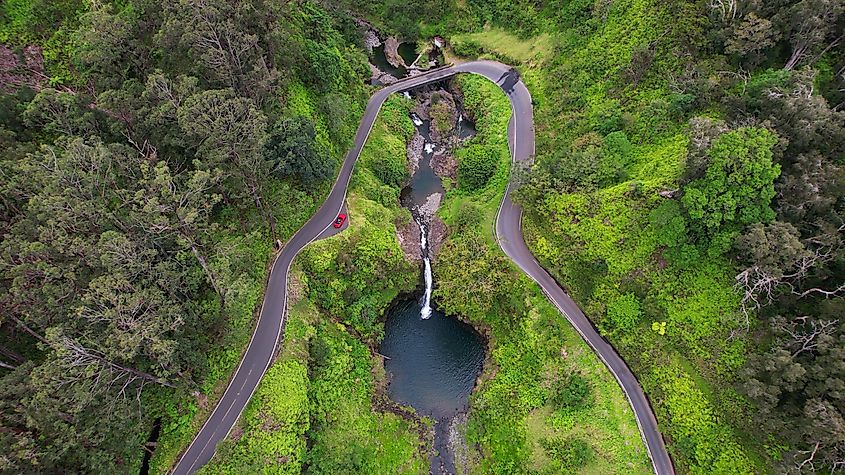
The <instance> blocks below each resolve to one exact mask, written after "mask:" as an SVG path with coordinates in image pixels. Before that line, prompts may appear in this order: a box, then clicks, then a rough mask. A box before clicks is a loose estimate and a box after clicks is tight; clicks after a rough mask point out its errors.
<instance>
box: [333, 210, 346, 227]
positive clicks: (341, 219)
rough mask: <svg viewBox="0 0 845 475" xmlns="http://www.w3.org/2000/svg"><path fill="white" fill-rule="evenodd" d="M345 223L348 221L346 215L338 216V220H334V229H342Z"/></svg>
mask: <svg viewBox="0 0 845 475" xmlns="http://www.w3.org/2000/svg"><path fill="white" fill-rule="evenodd" d="M344 221H346V215H345V214H343V213H340V214H339V215H337V219H335V220H334V227H336V228H338V229H340V227H341V226H343V222H344Z"/></svg>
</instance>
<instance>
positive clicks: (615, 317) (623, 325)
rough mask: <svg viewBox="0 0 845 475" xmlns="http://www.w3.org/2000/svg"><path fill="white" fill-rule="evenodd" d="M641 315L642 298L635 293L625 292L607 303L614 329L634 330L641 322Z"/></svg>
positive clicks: (611, 324) (608, 317)
mask: <svg viewBox="0 0 845 475" xmlns="http://www.w3.org/2000/svg"><path fill="white" fill-rule="evenodd" d="M641 316H642V311H641V310H640V300H639V299H638V298H637V296H636V295H634V294H630V293H629V294H624V295H622V296H620V297H618V298H615V299H613V300H611V301H610V303H608V304H607V320H608V322H609V324H610V327H611V328H612V329H614V330H618V331H621V332H628V331H630V330H632V329H633V328H634V327H635V326H637V323H639V321H640V317H641Z"/></svg>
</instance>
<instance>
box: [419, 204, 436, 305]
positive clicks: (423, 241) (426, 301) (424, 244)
mask: <svg viewBox="0 0 845 475" xmlns="http://www.w3.org/2000/svg"><path fill="white" fill-rule="evenodd" d="M417 224H419V225H420V248H421V253H422V257H423V264H424V265H425V269H424V272H423V274H424V275H425V295H424V296H423V301H422V309H421V310H420V318H422V319H423V320H427V319H428V318H429V317H431V284H432V280H433V279H432V276H431V260H429V258H428V238H427V237H426V234H427V233H426V229H425V224H423V223H422V220H419V221H417Z"/></svg>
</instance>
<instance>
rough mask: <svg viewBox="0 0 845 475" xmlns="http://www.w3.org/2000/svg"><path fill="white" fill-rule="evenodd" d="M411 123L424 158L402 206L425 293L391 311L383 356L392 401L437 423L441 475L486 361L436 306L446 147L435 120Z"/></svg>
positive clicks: (469, 334) (475, 338)
mask: <svg viewBox="0 0 845 475" xmlns="http://www.w3.org/2000/svg"><path fill="white" fill-rule="evenodd" d="M459 112H461V111H460V110H459ZM411 121H412V122H413V123H414V127H415V128H416V130H417V132H418V133H419V135H420V137H421V138H422V140H423V144H422V153H421V156H420V157H419V162H418V163H417V166H416V169H415V171H414V173H413V174H412V175H411V179H410V181H409V183H408V185H407V186H406V187H405V188H404V189H403V190H402V192H401V194H400V203H401V204H402V206H404V207H406V208H407V209H408V210H410V211H411V215H412V217H413V219H414V221H415V222H416V223H417V225H418V226H419V230H420V234H419V244H420V257H421V260H422V262H421V267H422V269H421V273H422V281H423V288H422V289H421V296H419V297H418V298H407V297H405V298H400V299H399V300H398V301H397V302H394V304H393V305H392V306H391V309H390V310H389V311H388V314H387V320H386V323H385V333H384V340H383V341H382V343H381V345H380V347H379V352H380V353H381V354H383V355H385V356H386V357H387V358H386V359H385V364H384V366H385V370H386V371H387V373H388V375H389V381H390V382H389V385H388V389H387V391H388V395H389V396H390V398H391V399H392V400H394V401H396V402H398V403H400V404H405V405H409V406H411V407H413V408H414V409H415V410H416V411H417V413H418V414H420V415H423V416H428V417H431V418H432V419H434V421H435V426H434V448H435V449H436V455H434V456H433V457H432V458H431V461H430V462H431V465H430V472H431V473H434V474H438V475H440V474H443V473H455V472H456V470H455V460H454V458H455V457H454V453H453V451H452V447H451V444H450V432H451V430H450V429H451V426H452V425H453V424H452V422H453V421H454V420H455V419H456V417H459V416H461V415H463V414H466V412H467V410H468V409H469V397H470V394H471V393H472V390H473V388H474V387H475V382H476V379H477V377H478V376H479V374H480V373H481V369H482V366H483V364H484V356H485V342H484V339H483V337H482V336H481V335H480V334H479V333H478V332H476V331H475V329H474V328H473V327H472V326H470V325H468V324H466V323H464V322H462V321H460V320H458V319H456V318H453V317H449V316H446V315H444V314H443V313H442V312H441V311H439V310H438V309H437V306H436V302H432V299H431V294H432V288H433V286H434V282H433V276H432V266H431V260H432V259H433V258H434V257H435V256H434V255H433V252H432V249H431V244H432V237H431V236H430V235H429V233H430V232H431V229H432V227H433V224H432V222H433V220H434V219H436V218H435V212H436V211H437V208H438V207H439V206H440V202H441V200H442V197H443V196H444V195H445V190H444V187H443V183H442V182H441V179H440V177H439V176H437V174H436V173H435V172H434V169H433V168H432V166H431V159H432V156H434V155H435V154H436V153H442V152H443V151H444V150H443V149H444V147H445V145H444V144H441V143H435V142H434V141H433V140H432V130H431V127H432V125H431V121H430V120H428V119H424V118H421V117H419V116H418V115H417V114H415V113H411ZM474 133H475V129H474V127H473V124H472V122H471V121H469V120H468V119H466V117H464V115H463V113H460V114H459V115H458V120H457V122H456V123H455V130H454V135H455V136H456V137H458V138H468V137H471V136H472V135H474ZM468 291H469V290H468Z"/></svg>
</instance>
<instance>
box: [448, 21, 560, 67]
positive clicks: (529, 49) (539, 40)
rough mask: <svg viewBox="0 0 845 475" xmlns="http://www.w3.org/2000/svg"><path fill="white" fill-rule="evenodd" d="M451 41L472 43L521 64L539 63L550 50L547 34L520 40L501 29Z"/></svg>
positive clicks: (455, 38) (550, 45)
mask: <svg viewBox="0 0 845 475" xmlns="http://www.w3.org/2000/svg"><path fill="white" fill-rule="evenodd" d="M452 41H458V42H460V41H474V42H475V43H477V44H479V45H480V46H481V47H482V48H483V49H484V50H485V51H488V52H491V53H493V54H499V55H503V56H506V57H508V58H512V59H515V60H517V61H519V62H523V63H527V62H531V61H541V60H542V59H543V58H544V57H546V56H548V55H549V54H550V53H551V48H552V41H551V37H550V36H549V35H547V34H543V35H539V36H535V37H533V38H528V39H520V38H519V37H517V36H516V35H513V34H511V33H509V32H508V31H507V30H504V29H501V28H488V29H485V30H484V31H481V32H478V33H465V34H462V35H455V36H453V37H452Z"/></svg>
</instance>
